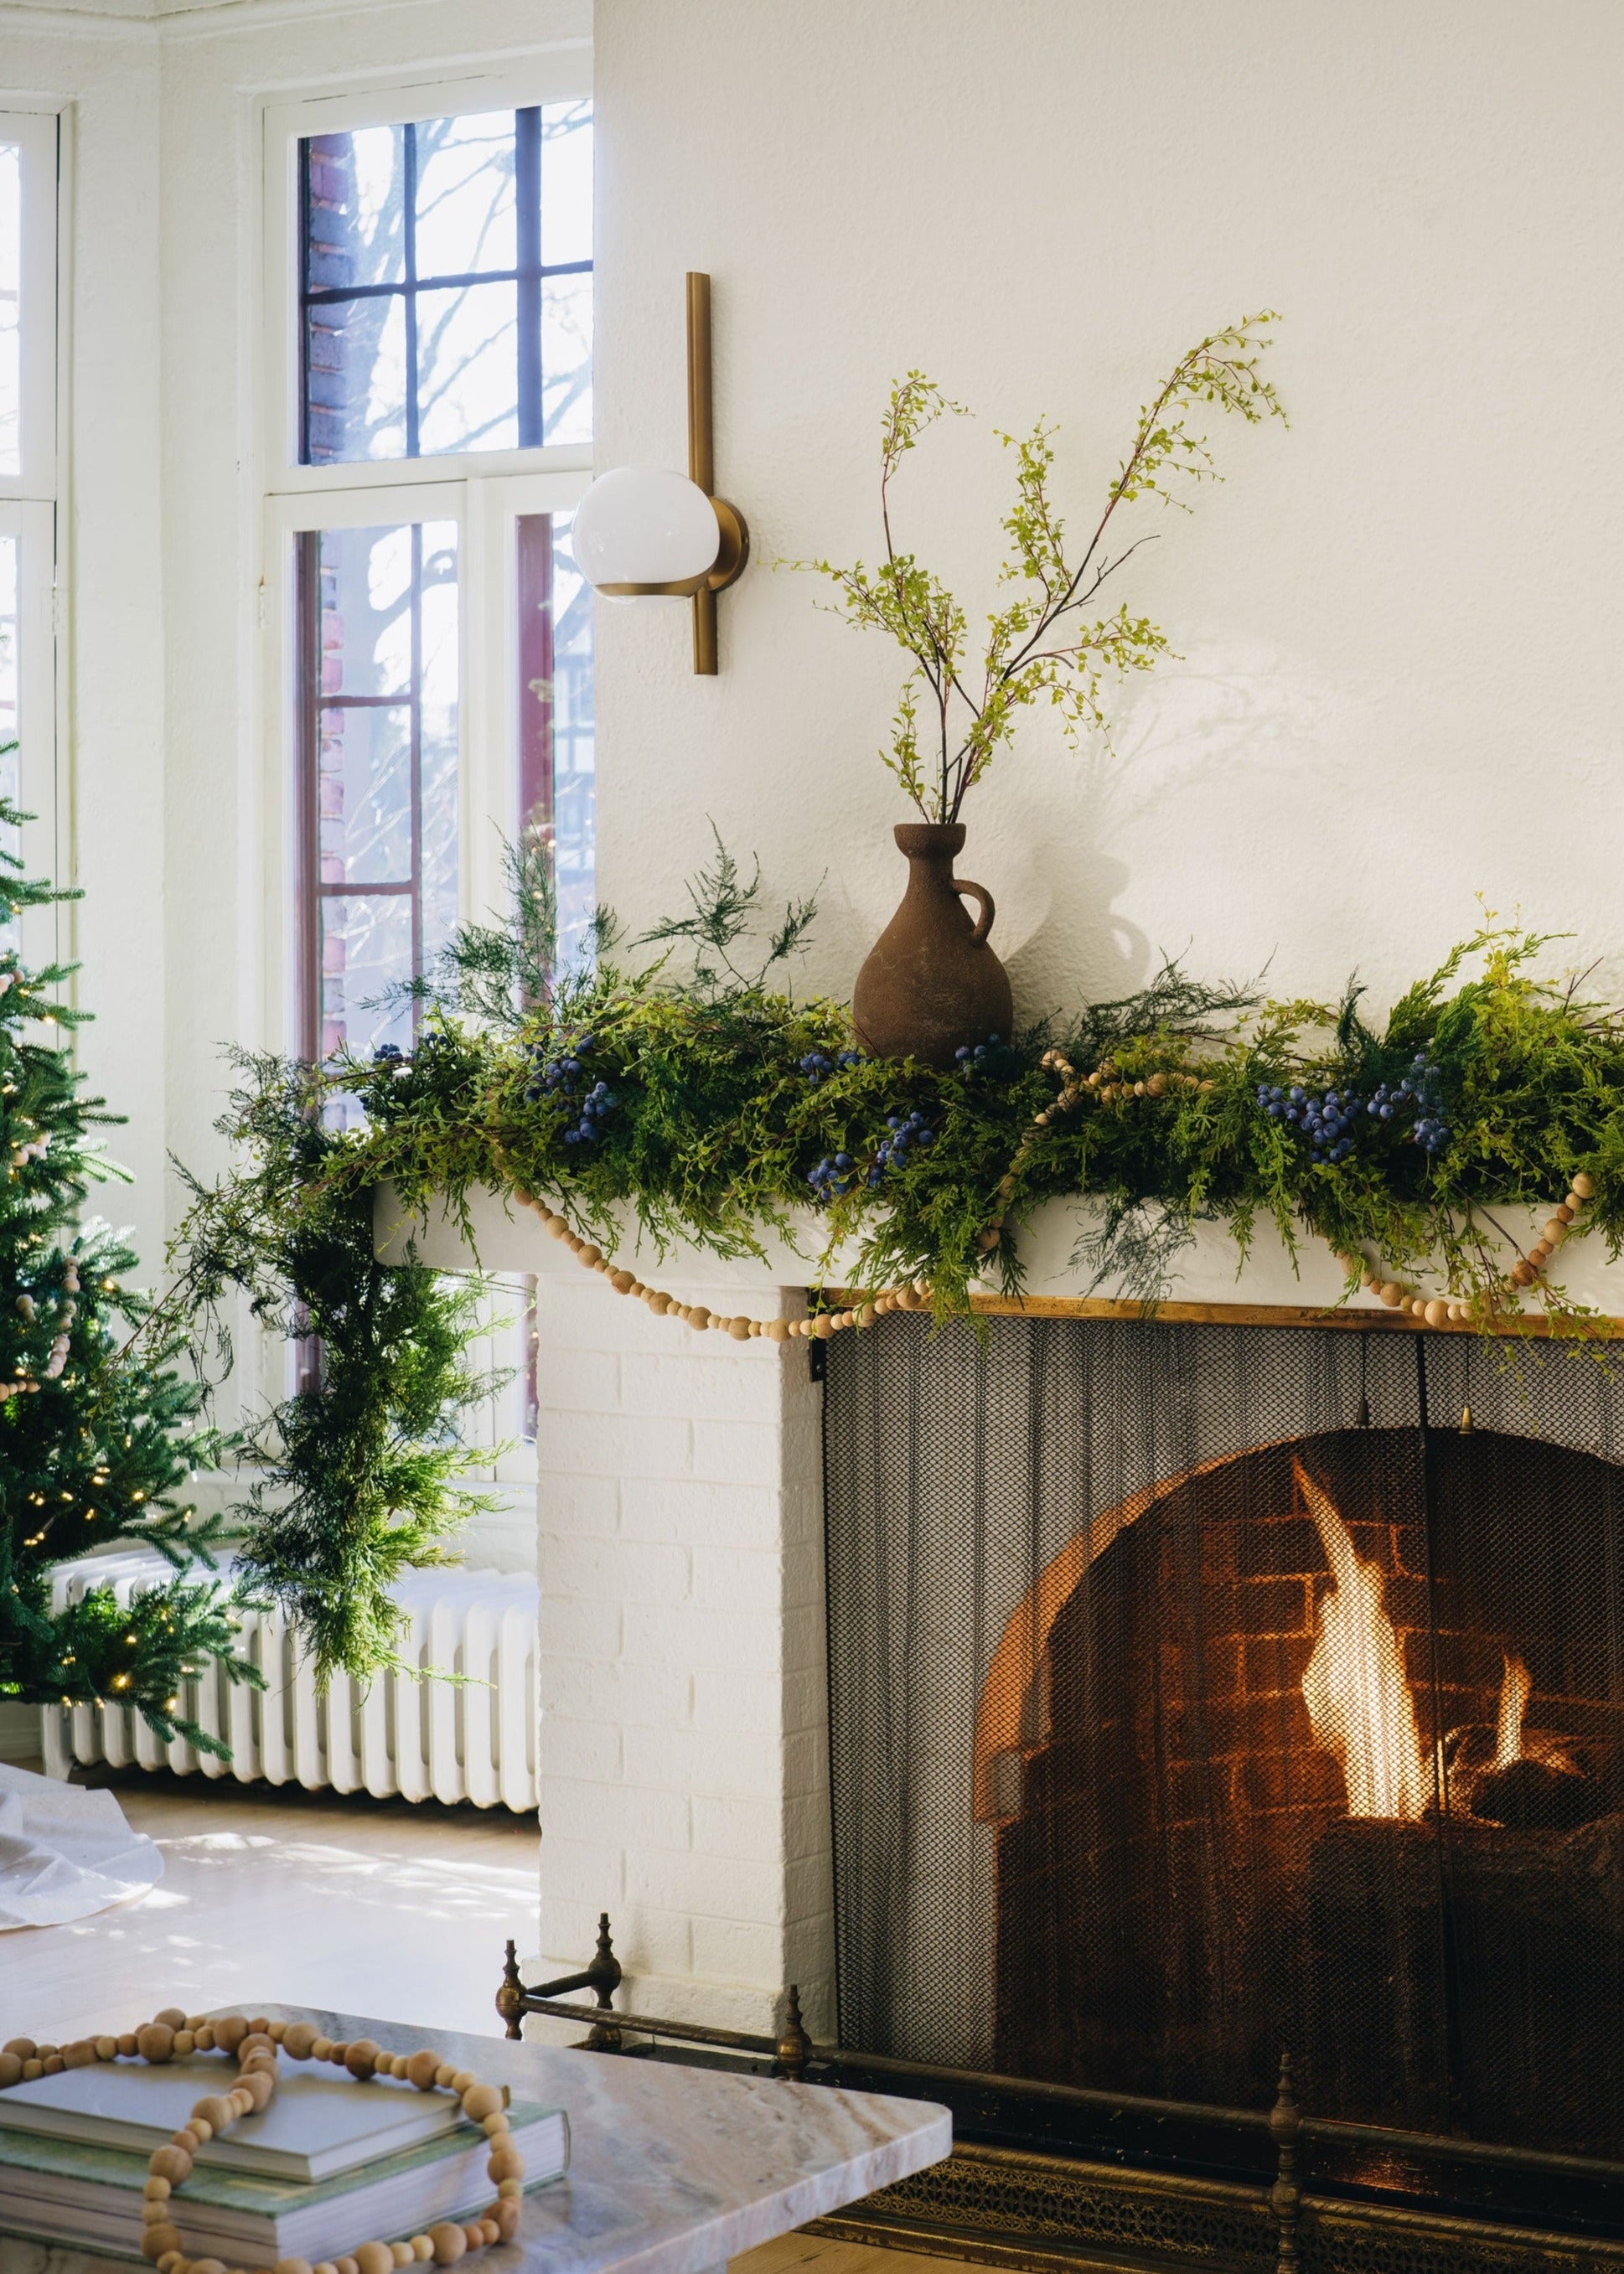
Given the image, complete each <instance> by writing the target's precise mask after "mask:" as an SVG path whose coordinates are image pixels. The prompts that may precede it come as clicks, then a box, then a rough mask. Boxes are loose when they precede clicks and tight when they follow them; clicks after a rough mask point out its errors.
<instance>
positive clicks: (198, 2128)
mask: <svg viewBox="0 0 1624 2274" xmlns="http://www.w3.org/2000/svg"><path fill="white" fill-rule="evenodd" d="M189 2128H190V2130H191V2133H192V2135H193V2139H194V2140H195V2141H196V2142H197V2143H198V2146H199V2147H202V2146H203V2145H204V2143H205V2142H207V2141H209V2140H212V2139H213V2138H214V2136H215V2127H214V2126H213V2125H212V2124H211V2123H210V2122H209V2120H208V2117H207V2116H194V2117H193V2120H192V2123H191V2126H190V2127H189Z"/></svg>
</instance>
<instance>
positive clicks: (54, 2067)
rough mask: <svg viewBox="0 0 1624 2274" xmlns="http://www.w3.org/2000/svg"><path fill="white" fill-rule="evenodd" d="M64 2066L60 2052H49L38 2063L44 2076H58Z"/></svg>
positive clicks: (65, 2064)
mask: <svg viewBox="0 0 1624 2274" xmlns="http://www.w3.org/2000/svg"><path fill="white" fill-rule="evenodd" d="M65 2067H67V2063H66V2062H65V2061H64V2059H63V2058H62V2055H61V2054H60V2053H51V2054H50V2055H49V2057H48V2058H47V2059H44V2060H42V2062H41V2063H40V2070H41V2074H42V2075H45V2076H60V2075H61V2074H62V2072H63V2070H64V2068H65Z"/></svg>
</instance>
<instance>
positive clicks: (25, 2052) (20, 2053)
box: [0, 2037, 40, 2060]
mask: <svg viewBox="0 0 1624 2274" xmlns="http://www.w3.org/2000/svg"><path fill="white" fill-rule="evenodd" d="M39 2050H40V2049H39V2047H38V2046H37V2045H36V2044H34V2039H33V2038H32V2037H8V2038H7V2039H6V2041H5V2043H4V2044H3V2045H0V2053H13V2054H15V2055H16V2057H17V2059H19V2060H32V2059H34V2055H35V2054H36V2053H37V2052H39Z"/></svg>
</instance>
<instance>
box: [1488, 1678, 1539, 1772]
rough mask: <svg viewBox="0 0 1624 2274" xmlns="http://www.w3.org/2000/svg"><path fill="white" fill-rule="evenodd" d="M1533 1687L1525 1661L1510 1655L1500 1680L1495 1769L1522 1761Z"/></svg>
mask: <svg viewBox="0 0 1624 2274" xmlns="http://www.w3.org/2000/svg"><path fill="white" fill-rule="evenodd" d="M1533 1687H1534V1684H1533V1682H1532V1680H1531V1679H1530V1675H1529V1670H1528V1668H1527V1667H1526V1666H1524V1665H1523V1663H1522V1660H1521V1659H1520V1658H1513V1657H1512V1656H1511V1655H1510V1653H1507V1657H1506V1671H1505V1674H1504V1675H1503V1676H1502V1678H1501V1681H1500V1714H1499V1730H1498V1732H1497V1734H1496V1736H1495V1741H1494V1766H1495V1767H1496V1768H1497V1769H1508V1768H1509V1767H1510V1766H1511V1765H1512V1763H1513V1761H1520V1760H1521V1759H1522V1716H1523V1715H1524V1713H1527V1711H1528V1701H1529V1697H1530V1692H1531V1691H1532V1690H1533Z"/></svg>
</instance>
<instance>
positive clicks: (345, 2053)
mask: <svg viewBox="0 0 1624 2274" xmlns="http://www.w3.org/2000/svg"><path fill="white" fill-rule="evenodd" d="M327 2057H328V2059H329V2061H331V2063H332V2064H333V2067H335V2068H342V2067H344V2063H345V2062H346V2061H347V2060H348V2059H349V2058H350V2048H349V2046H348V2045H347V2044H339V2043H337V2042H336V2041H335V2042H334V2043H333V2044H329V2047H328V2049H327Z"/></svg>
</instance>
